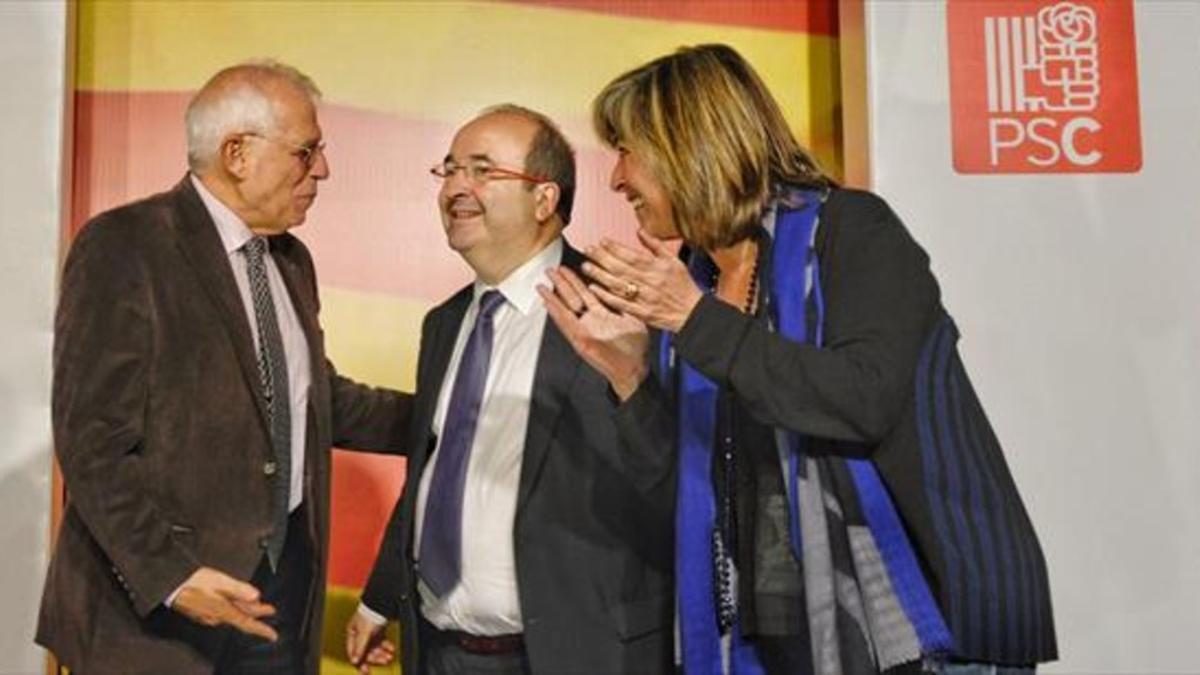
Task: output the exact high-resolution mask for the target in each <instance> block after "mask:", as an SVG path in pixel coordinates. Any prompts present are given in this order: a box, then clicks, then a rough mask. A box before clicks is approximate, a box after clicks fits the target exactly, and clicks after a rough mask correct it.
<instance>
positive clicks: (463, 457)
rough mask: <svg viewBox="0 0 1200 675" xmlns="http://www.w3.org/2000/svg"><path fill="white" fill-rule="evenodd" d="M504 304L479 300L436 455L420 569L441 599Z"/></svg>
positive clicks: (450, 574) (453, 562) (457, 540)
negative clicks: (499, 311) (495, 327)
mask: <svg viewBox="0 0 1200 675" xmlns="http://www.w3.org/2000/svg"><path fill="white" fill-rule="evenodd" d="M502 304H504V296H503V295H501V294H500V292H499V291H486V292H485V293H484V294H483V295H481V296H479V316H478V317H476V319H475V326H474V327H472V328H471V334H470V335H469V336H468V337H467V344H466V346H465V347H464V348H463V353H462V359H461V360H460V361H459V364H458V374H457V375H455V377H454V388H453V389H452V390H451V392H450V402H449V404H448V405H447V408H446V419H445V421H444V422H443V423H442V442H441V444H440V445H439V446H438V449H437V454H436V455H434V467H433V478H432V479H430V481H429V492H428V493H427V496H426V498H425V522H424V524H423V525H422V528H421V548H420V562H419V570H420V574H421V578H422V579H423V580H424V581H425V584H426V585H427V586H428V587H429V590H431V591H433V592H434V593H435V594H436V595H438V596H439V597H440V596H443V595H445V594H446V593H448V592H449V591H450V589H452V588H454V585H455V584H457V583H458V579H459V576H460V575H461V574H462V512H463V489H464V487H465V485H466V478H467V464H468V461H469V460H470V457H471V444H472V443H473V442H474V440H475V427H476V426H477V423H478V421H479V406H480V403H481V402H482V400H483V385H484V384H485V383H486V382H487V373H488V362H489V361H490V360H491V357H492V332H493V331H492V317H493V315H495V313H496V310H497V309H499V308H500V305H502Z"/></svg>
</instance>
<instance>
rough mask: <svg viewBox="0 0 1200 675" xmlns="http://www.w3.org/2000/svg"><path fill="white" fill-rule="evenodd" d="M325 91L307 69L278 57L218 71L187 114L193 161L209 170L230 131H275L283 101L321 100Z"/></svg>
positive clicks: (199, 170)
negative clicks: (315, 82)
mask: <svg viewBox="0 0 1200 675" xmlns="http://www.w3.org/2000/svg"><path fill="white" fill-rule="evenodd" d="M320 97H321V91H320V90H319V89H317V86H316V85H315V84H314V83H313V81H312V80H311V79H310V78H309V77H308V76H307V75H305V74H304V73H302V72H300V71H299V70H297V69H295V68H293V67H291V66H288V65H285V64H282V63H278V62H275V61H253V62H248V63H243V64H239V65H236V66H231V67H229V68H226V69H224V70H222V71H220V72H218V73H217V74H216V75H213V76H212V78H211V79H209V81H208V82H206V83H205V84H204V86H203V87H201V89H200V91H198V92H196V95H195V96H194V97H193V98H192V101H191V103H189V104H188V107H187V113H186V114H185V116H184V120H185V124H186V126H187V146H188V166H189V167H190V168H191V170H192V171H193V172H195V173H196V174H198V175H200V174H203V173H205V172H206V171H207V170H208V169H209V168H210V167H211V166H212V164H213V162H214V161H215V160H216V158H217V156H218V154H219V153H220V149H221V142H222V141H223V140H224V138H225V137H226V136H228V135H229V134H233V133H256V134H271V133H272V132H273V131H274V130H275V127H276V125H277V123H278V119H279V110H278V107H279V106H280V105H283V104H288V103H294V102H296V101H297V100H300V101H306V102H307V103H308V104H310V105H313V106H315V105H316V104H317V102H318V100H319V99H320Z"/></svg>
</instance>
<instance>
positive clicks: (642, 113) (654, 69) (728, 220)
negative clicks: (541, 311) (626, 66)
mask: <svg viewBox="0 0 1200 675" xmlns="http://www.w3.org/2000/svg"><path fill="white" fill-rule="evenodd" d="M592 126H593V127H594V129H595V131H596V134H597V135H598V136H599V137H600V138H601V140H603V141H604V142H606V143H608V144H609V145H611V146H613V147H614V148H615V147H617V146H618V145H624V146H626V147H628V148H629V149H630V150H632V151H633V152H635V153H637V154H638V156H639V158H641V159H642V160H643V161H644V162H645V163H646V164H647V166H648V168H649V170H650V171H651V173H653V175H654V176H655V177H656V178H657V179H658V180H659V181H660V182H661V183H662V185H663V187H664V188H665V189H666V192H667V194H668V196H669V199H670V201H671V206H672V208H673V209H674V212H675V224H676V226H677V227H678V228H679V233H680V234H681V235H682V236H683V238H684V240H685V241H687V242H688V243H689V244H691V245H693V246H699V247H700V248H703V249H706V250H714V249H717V248H721V247H724V246H729V245H730V244H733V243H736V242H737V241H740V240H741V239H744V238H745V237H747V236H749V234H750V232H751V231H752V228H753V227H754V226H755V225H756V224H757V223H758V220H759V218H760V215H761V213H762V211H763V209H764V208H765V207H766V206H767V203H768V202H769V201H770V199H771V197H772V188H773V187H774V186H776V185H778V184H780V183H790V184H794V185H799V186H803V187H825V186H828V185H830V184H831V183H832V181H831V180H830V179H829V178H828V177H827V176H826V175H825V174H824V173H823V172H822V171H821V169H820V168H819V167H818V166H817V164H816V162H815V161H814V160H813V158H812V157H811V156H810V155H809V154H808V152H807V151H805V150H804V148H803V147H801V145H800V143H799V142H797V141H796V138H795V136H793V135H792V132H791V129H789V128H788V125H787V122H786V120H784V117H783V113H782V112H781V111H780V109H779V104H778V103H776V102H775V99H774V98H772V97H771V93H770V92H769V91H768V90H767V87H766V85H764V84H763V82H762V80H761V79H760V78H759V77H758V74H757V73H755V72H754V69H753V68H751V67H750V64H748V63H747V62H746V60H745V59H743V58H742V57H741V55H740V54H738V53H737V52H736V51H734V50H733V49H732V48H730V47H728V46H726V45H720V44H712V45H698V46H695V47H682V48H680V49H679V50H678V51H676V52H675V53H674V54H669V55H667V56H663V57H661V58H658V59H655V60H654V61H651V62H650V63H647V64H645V65H643V66H640V67H638V68H635V69H633V70H630V71H629V72H627V73H625V74H623V75H621V76H620V77H618V78H617V79H615V80H613V81H612V82H610V83H609V84H608V86H606V87H605V88H604V90H603V91H601V92H600V94H599V95H598V96H596V100H595V101H593V103H592Z"/></svg>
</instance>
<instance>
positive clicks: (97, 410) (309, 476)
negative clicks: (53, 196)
mask: <svg viewBox="0 0 1200 675" xmlns="http://www.w3.org/2000/svg"><path fill="white" fill-rule="evenodd" d="M270 245H271V256H272V258H273V259H274V260H275V262H276V265H277V267H278V269H279V272H280V275H281V276H282V278H283V280H284V282H285V283H286V286H287V289H288V293H289V296H290V298H291V301H292V305H293V306H294V307H295V310H296V314H297V316H298V317H299V320H300V324H301V325H302V326H303V330H304V335H305V338H306V339H307V341H308V349H309V362H310V365H311V368H312V383H311V388H310V390H309V396H308V399H309V403H308V410H306V411H303V413H302V414H304V415H305V417H306V420H307V424H306V442H305V461H304V480H303V491H304V495H303V497H304V504H305V507H306V508H307V509H308V514H309V518H308V519H307V522H308V524H309V527H308V531H307V532H305V533H303V534H304V536H307V537H308V539H309V540H310V541H309V543H310V550H311V551H313V553H314V555H313V556H312V563H313V575H312V579H313V583H312V584H311V586H310V587H309V588H307V589H301V592H304V593H305V594H306V597H307V601H306V612H305V618H304V624H303V625H304V628H303V632H304V635H303V638H304V639H305V640H307V644H308V646H309V649H308V654H307V663H306V666H305V671H306V672H307V673H316V672H317V663H318V661H319V659H318V651H319V642H320V627H321V620H322V610H323V596H324V593H323V589H324V578H325V567H326V560H327V543H326V542H327V540H328V534H329V484H330V483H329V481H330V448H331V446H333V445H339V446H343V447H357V448H364V449H375V450H381V451H387V450H395V449H397V448H398V446H399V439H400V437H401V434H402V431H403V430H404V429H405V428H406V427H407V419H408V415H409V413H410V410H411V397H409V396H404V395H399V394H397V393H395V392H388V391H383V390H375V389H371V388H369V387H365V386H362V385H358V384H355V383H353V382H351V381H350V380H347V379H345V378H343V377H341V376H339V375H338V374H337V372H336V371H335V370H334V368H333V366H332V364H330V363H329V362H328V361H327V360H326V357H325V349H324V337H323V333H322V331H321V327H320V325H319V323H318V319H317V314H318V311H319V303H318V297H317V284H316V277H315V274H314V270H313V265H312V259H311V257H310V256H309V253H308V250H307V249H306V248H305V246H304V244H302V243H301V242H300V240H298V239H296V238H295V237H293V236H292V235H290V234H282V235H279V236H275V237H271V240H270ZM52 408H53V411H52V414H53V426H54V441H55V451H56V454H57V457H58V460H59V462H60V465H61V468H62V473H63V476H64V479H65V483H66V488H67V493H68V501H67V506H66V509H65V513H64V516H63V519H62V523H61V528H60V530H59V533H58V539H57V544H56V548H55V551H54V555H53V558H52V560H51V563H50V568H49V571H48V574H47V578H46V584H45V589H44V595H43V599H42V607H41V613H40V616H39V621H38V629H37V638H36V639H37V642H38V643H40V644H42V645H44V646H45V647H47V648H49V649H50V650H52V651H53V652H54V653H55V654H56V655H57V656H58V657H59V659H60V661H61V662H62V663H63V664H64V665H67V666H69V667H71V668H72V670H76V671H80V672H83V673H85V674H87V675H92V674H97V673H121V674H123V675H128V674H130V673H155V674H161V673H172V675H182V674H190V673H196V674H202V673H210V672H212V671H213V667H214V661H215V660H216V659H217V658H219V655H220V653H221V651H222V649H223V648H224V646H225V644H226V641H227V639H228V638H229V637H230V635H231V634H232V629H230V628H207V627H202V626H200V625H198V624H195V623H192V622H191V621H189V620H187V619H185V618H184V617H183V616H182V615H179V614H177V613H175V612H174V611H172V610H170V609H167V608H166V607H165V606H164V605H163V602H164V600H165V599H166V598H167V597H168V596H169V594H170V593H171V592H172V591H173V590H174V589H176V588H177V587H179V585H180V584H182V583H183V582H184V581H185V580H186V579H187V578H188V576H189V575H190V574H191V573H192V572H193V571H194V570H195V569H196V568H197V567H198V566H201V565H205V566H210V567H214V568H216V569H218V570H221V571H223V572H225V573H227V574H230V575H232V576H234V577H237V578H240V579H244V580H249V579H250V578H251V576H252V575H253V573H254V571H255V568H256V567H257V566H258V564H259V562H260V561H261V560H262V557H263V553H264V545H265V541H266V539H267V537H268V536H269V535H270V532H271V528H272V504H273V502H272V495H273V494H274V491H273V484H274V481H277V480H287V479H288V478H287V477H286V476H284V475H283V474H282V472H278V471H274V470H273V469H274V466H273V464H271V462H272V460H273V459H274V451H273V449H272V446H271V441H270V431H269V427H268V422H267V417H266V408H265V402H264V399H263V397H262V393H261V385H260V380H259V374H258V370H257V361H256V353H255V349H254V343H253V337H252V333H251V328H250V325H249V320H248V318H247V313H246V310H245V308H244V305H243V302H242V299H241V296H240V294H239V292H238V289H237V286H236V283H235V281H234V277H233V272H232V269H231V266H230V263H229V258H228V254H227V253H226V251H225V249H224V247H223V245H222V243H221V239H220V236H219V234H218V232H217V229H216V226H215V224H214V223H213V221H212V218H211V216H210V215H209V214H208V211H207V209H206V208H205V206H204V204H203V202H202V201H201V199H200V196H199V194H198V193H197V192H196V190H195V188H194V187H193V185H192V183H191V180H190V178H188V177H185V178H184V179H183V180H182V181H181V182H180V183H179V184H178V185H177V186H176V187H175V188H174V189H172V190H170V191H167V192H164V193H161V194H158V195H155V196H152V197H149V198H147V199H144V200H142V201H139V202H135V203H132V204H129V205H126V206H122V207H119V208H117V209H115V210H112V211H109V212H107V213H104V214H101V215H100V216H97V217H96V218H94V219H93V220H92V221H91V222H89V223H88V224H87V225H86V226H85V227H84V228H83V230H82V231H81V232H80V234H79V236H78V237H77V238H76V240H75V242H74V244H73V246H72V248H71V252H70V254H69V256H68V258H67V261H66V264H65V268H64V272H63V282H62V295H61V298H60V301H59V306H58V310H57V315H56V319H55V347H54V384H53V405H52ZM292 414H293V415H295V414H298V412H297V411H293V413H292Z"/></svg>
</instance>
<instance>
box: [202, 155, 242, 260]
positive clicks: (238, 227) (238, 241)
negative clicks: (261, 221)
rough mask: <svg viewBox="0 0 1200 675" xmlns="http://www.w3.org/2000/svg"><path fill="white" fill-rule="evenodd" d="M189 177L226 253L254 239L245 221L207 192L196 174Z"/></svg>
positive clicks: (230, 252)
mask: <svg viewBox="0 0 1200 675" xmlns="http://www.w3.org/2000/svg"><path fill="white" fill-rule="evenodd" d="M189 177H190V178H191V179H192V185H193V186H194V187H195V188H196V192H197V193H199V194H200V201H202V202H204V207H205V208H206V209H208V215H210V216H212V219H213V222H214V223H216V225H217V234H218V235H220V236H221V243H222V244H223V245H224V246H225V252H226V253H228V254H232V253H233V252H234V251H236V250H238V249H240V248H241V247H242V246H243V245H244V244H245V243H246V242H248V241H250V240H251V239H252V238H254V233H253V232H251V231H250V228H248V227H246V223H245V221H243V220H242V219H241V218H239V217H238V215H237V214H236V213H234V212H233V210H232V209H230V208H229V207H228V206H225V204H223V203H222V202H221V200H219V199H217V197H216V196H215V195H214V194H213V193H211V192H209V191H208V188H207V187H205V186H204V183H202V182H201V181H200V179H199V178H197V177H196V174H194V173H193V174H189Z"/></svg>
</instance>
